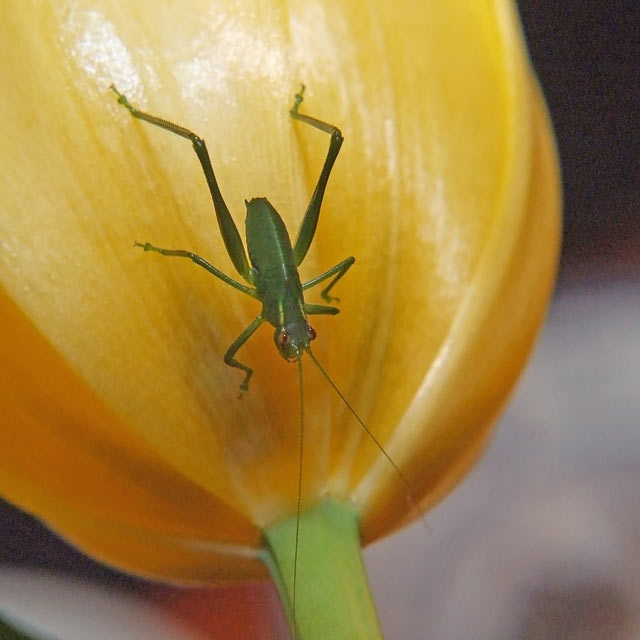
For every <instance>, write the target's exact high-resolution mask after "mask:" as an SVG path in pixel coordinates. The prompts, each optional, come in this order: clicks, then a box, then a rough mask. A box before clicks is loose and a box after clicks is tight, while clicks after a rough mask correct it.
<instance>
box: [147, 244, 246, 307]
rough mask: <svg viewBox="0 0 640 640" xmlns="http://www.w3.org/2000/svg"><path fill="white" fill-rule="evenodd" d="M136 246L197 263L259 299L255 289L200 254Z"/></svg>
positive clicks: (181, 250)
mask: <svg viewBox="0 0 640 640" xmlns="http://www.w3.org/2000/svg"><path fill="white" fill-rule="evenodd" d="M134 246H136V247H142V249H143V250H144V251H155V252H156V253H161V254H162V255H163V256H177V257H178V258H188V259H189V260H192V261H193V262H195V263H196V264H197V265H198V266H200V267H202V268H203V269H206V270H207V271H208V272H209V273H211V274H213V275H214V276H215V277H216V278H220V280H222V281H223V282H226V283H227V284H228V285H230V286H232V287H234V288H235V289H238V290H239V291H242V292H243V293H246V294H247V295H250V296H251V297H252V298H257V297H258V295H257V293H256V290H255V289H254V288H253V287H247V286H246V285H244V284H241V283H240V282H238V281H236V280H234V279H233V278H230V277H229V276H228V275H227V274H226V273H223V272H222V271H220V269H217V268H216V267H214V266H213V265H212V264H210V263H209V262H207V261H206V260H205V259H204V258H201V257H200V256H199V255H198V254H196V253H192V252H191V251H185V250H184V249H163V248H162V247H156V246H154V245H152V244H150V243H148V242H145V243H144V244H143V243H141V242H135V243H134Z"/></svg>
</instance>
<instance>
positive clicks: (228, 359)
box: [224, 314, 264, 395]
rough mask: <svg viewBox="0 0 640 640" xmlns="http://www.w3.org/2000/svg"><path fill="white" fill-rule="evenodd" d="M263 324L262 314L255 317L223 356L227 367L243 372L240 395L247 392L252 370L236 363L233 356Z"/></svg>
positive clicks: (240, 363)
mask: <svg viewBox="0 0 640 640" xmlns="http://www.w3.org/2000/svg"><path fill="white" fill-rule="evenodd" d="M263 322H264V318H263V317H262V314H260V315H259V316H257V317H256V318H255V320H254V321H253V322H252V323H251V324H250V325H249V326H248V327H247V328H246V329H245V330H244V331H243V332H242V333H241V334H240V335H239V336H238V337H237V338H236V339H235V340H234V341H233V342H232V344H231V346H230V347H229V348H228V349H227V352H226V353H225V354H224V363H225V364H227V365H229V366H230V367H235V368H236V369H242V370H243V371H244V372H245V374H246V375H245V378H244V380H243V381H242V384H241V385H240V389H241V390H242V391H241V392H240V395H242V393H243V392H244V391H248V390H249V379H250V378H251V376H252V374H253V369H251V368H250V367H247V365H246V364H242V362H238V361H237V360H236V359H235V358H234V356H235V355H236V353H237V352H238V349H240V347H242V345H243V344H244V343H245V342H246V341H247V340H248V339H249V338H250V337H251V336H252V335H253V334H254V333H255V330H256V329H257V328H258V327H259V326H260V325H261V324H262V323H263Z"/></svg>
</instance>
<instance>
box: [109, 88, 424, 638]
mask: <svg viewBox="0 0 640 640" xmlns="http://www.w3.org/2000/svg"><path fill="white" fill-rule="evenodd" d="M110 88H111V89H112V90H113V92H114V93H115V94H116V95H117V96H118V102H119V103H120V104H122V105H123V106H124V107H126V108H127V109H128V110H129V112H130V113H131V115H132V116H133V117H134V118H138V119H140V120H144V121H145V122H148V123H150V124H152V125H155V126H157V127H160V128H162V129H166V130H167V131H169V132H171V133H174V134H176V135H178V136H181V137H183V138H186V139H188V140H190V141H191V144H192V145H193V149H194V151H195V153H196V155H197V156H198V160H199V161H200V165H201V167H202V170H203V172H204V175H205V178H206V180H207V185H208V187H209V192H210V194H211V198H212V200H213V206H214V210H215V214H216V218H217V221H218V226H219V227H220V233H221V234H222V239H223V241H224V244H225V247H226V250H227V253H228V254H229V258H230V259H231V262H232V263H233V266H234V267H235V269H236V271H237V272H238V273H239V274H240V276H241V277H242V278H243V279H244V280H245V282H246V283H247V284H243V283H241V282H238V281H237V280H234V279H233V278H231V277H229V276H228V275H226V274H225V273H223V272H222V271H220V270H219V269H218V268H217V267H215V266H213V265H212V264H210V263H209V262H207V261H206V260H205V259H204V258H202V257H200V256H199V255H197V254H195V253H193V252H191V251H185V250H183V249H163V248H161V247H157V246H155V245H152V244H150V243H148V242H145V243H140V242H136V243H135V246H137V247H141V248H142V249H143V250H144V251H155V252H157V253H160V254H162V255H165V256H177V257H180V258H188V259H189V260H192V261H193V262H195V263H196V264H197V265H199V266H201V267H203V268H204V269H206V270H207V271H208V272H209V273H211V274H213V275H214V276H216V278H219V279H220V280H222V281H223V282H225V283H226V284H228V285H230V286H232V287H234V288H235V289H238V290H239V291H242V292H243V293H245V294H247V295H249V296H251V297H252V298H256V299H257V300H258V301H260V302H261V303H262V310H261V312H260V313H259V314H258V315H257V316H256V317H255V318H254V320H253V321H252V322H251V323H250V324H249V325H248V326H247V328H246V329H245V330H244V331H243V332H242V333H241V334H240V335H239V336H238V337H237V338H236V339H235V340H234V341H233V342H232V343H231V346H230V347H229V348H228V349H227V351H226V353H225V354H224V362H225V363H226V364H227V365H229V366H230V367H235V368H236V369H241V370H242V371H243V372H244V379H243V380H242V383H241V384H240V390H241V392H240V396H242V393H243V392H245V391H248V389H249V381H250V379H251V376H252V374H253V370H252V369H251V368H250V367H249V366H247V365H246V364H244V363H242V362H240V361H239V360H237V359H236V357H235V356H236V353H237V352H238V350H239V349H240V348H241V347H242V346H243V345H244V344H245V343H246V342H247V340H249V338H250V337H251V336H252V335H253V334H254V333H255V331H256V330H257V329H258V327H260V325H262V324H263V323H264V322H268V323H270V324H271V325H273V327H275V333H274V341H275V344H276V348H277V349H278V352H279V353H280V355H281V356H282V357H283V358H284V359H285V360H288V361H290V362H297V365H298V378H299V384H300V454H299V456H300V457H299V467H298V495H297V519H298V526H299V519H300V507H301V496H302V461H303V450H304V447H303V442H304V426H303V425H304V411H303V384H302V356H303V354H304V353H307V354H308V355H309V356H310V358H311V359H312V360H313V361H314V363H315V364H316V366H317V367H318V369H319V370H320V372H321V373H322V375H323V376H324V377H325V379H326V380H327V381H328V382H329V384H330V385H331V387H332V388H333V389H334V391H335V392H336V393H337V394H338V396H339V397H340V398H341V400H342V401H343V402H344V403H345V405H346V407H347V408H348V409H349V411H350V412H351V414H352V415H353V416H354V417H355V419H356V420H357V421H358V422H359V423H360V425H361V426H362V428H363V429H364V430H365V431H366V433H367V434H368V435H369V437H370V438H371V439H372V440H373V442H374V443H375V444H376V446H377V447H378V449H379V450H380V451H381V453H382V454H383V455H384V456H385V457H386V458H387V460H388V461H389V462H390V464H391V465H392V466H393V468H394V469H395V471H396V472H397V474H398V476H399V477H400V479H401V480H402V482H403V483H404V485H405V487H406V489H407V499H408V501H409V502H410V503H411V505H412V507H413V508H414V509H415V510H416V512H417V513H418V514H419V515H420V517H421V518H422V516H421V512H420V509H419V507H418V504H417V501H416V500H415V499H414V498H413V495H412V491H411V487H410V485H409V482H408V480H407V478H406V477H405V475H404V474H403V473H402V471H401V470H400V468H399V467H398V466H397V465H396V463H395V462H394V461H393V460H392V459H391V457H390V456H389V454H388V453H387V452H386V450H385V449H384V447H383V446H382V444H381V443H380V442H379V441H378V440H377V438H376V437H375V436H374V435H373V433H372V432H371V430H370V429H369V428H368V427H367V425H366V424H365V423H364V422H363V420H362V419H361V418H360V416H359V415H358V414H357V413H356V411H355V410H354V409H353V407H352V406H351V404H350V403H349V402H348V401H347V399H346V398H345V396H344V395H343V394H342V392H341V391H340V390H339V389H338V387H337V386H336V384H335V383H334V382H333V380H332V379H331V378H330V377H329V375H328V373H327V372H326V371H325V369H324V368H323V367H322V366H321V365H320V363H319V362H318V360H317V359H316V357H315V356H314V354H313V353H312V351H311V341H312V340H314V339H315V337H316V332H315V330H314V329H313V327H312V326H311V324H310V323H309V321H308V319H307V316H310V315H335V314H337V313H339V309H338V308H337V307H334V306H330V305H328V304H327V305H324V304H312V303H308V302H306V301H305V299H304V291H306V290H307V289H311V288H312V287H315V286H317V285H319V284H321V283H323V282H326V281H327V280H328V281H329V283H328V284H327V285H326V286H325V287H324V289H323V290H322V291H321V294H320V295H321V296H322V298H323V300H324V301H325V302H327V303H331V302H333V301H338V299H337V298H335V297H332V296H330V295H329V292H330V291H331V289H332V288H333V287H334V286H335V284H336V283H337V282H338V281H339V280H340V278H342V277H343V276H344V275H345V273H346V272H347V271H348V270H349V268H350V267H351V266H352V265H353V263H354V262H355V258H354V257H348V258H345V259H344V260H342V261H341V262H339V263H338V264H336V265H334V266H333V267H331V268H330V269H327V270H326V271H325V272H324V273H321V274H320V275H318V276H316V277H315V278H312V279H311V280H309V281H308V282H305V283H302V282H301V281H300V275H299V273H298V267H299V266H300V265H301V264H302V262H303V260H304V258H305V256H306V255H307V252H308V251H309V247H310V246H311V243H312V241H313V237H314V235H315V232H316V227H317V225H318V219H319V216H320V207H321V205H322V199H323V197H324V192H325V189H326V186H327V182H328V180H329V175H330V173H331V169H332V168H333V165H334V162H335V160H336V158H337V156H338V153H339V151H340V147H341V146H342V141H343V136H342V132H341V131H340V129H339V128H338V127H335V126H333V125H331V124H328V123H326V122H323V121H321V120H318V119H316V118H313V117H311V116H308V115H305V114H302V113H299V111H298V108H299V106H300V104H301V103H302V99H303V94H304V89H305V87H304V85H302V87H301V89H300V91H299V93H297V94H296V95H295V99H294V103H293V106H292V107H291V109H290V111H289V113H290V115H291V117H292V118H294V119H296V120H300V121H301V122H305V123H306V124H309V125H311V126H312V127H315V128H316V129H320V130H321V131H324V132H325V133H328V134H329V136H330V140H329V150H328V152H327V156H326V158H325V161H324V165H323V167H322V171H321V172H320V177H319V179H318V182H317V184H316V187H315V190H314V192H313V194H312V196H311V199H310V201H309V204H308V206H307V209H306V212H305V214H304V217H303V219H302V223H301V225H300V229H299V231H298V235H297V236H296V239H295V242H294V243H293V244H292V243H291V240H290V238H289V234H288V232H287V229H286V227H285V225H284V222H283V220H282V218H281V217H280V215H279V214H278V212H277V211H276V210H275V208H274V207H273V206H272V205H271V203H270V202H269V201H268V200H267V199H266V198H253V199H252V200H249V201H247V200H245V204H246V207H247V215H246V243H247V252H248V259H247V252H245V248H244V245H243V243H242V239H241V237H240V233H239V232H238V228H237V227H236V224H235V222H234V221H233V219H232V217H231V214H230V213H229V209H228V208H227V205H226V204H225V201H224V199H223V198H222V194H221V193H220V189H219V187H218V182H217V180H216V177H215V174H214V171H213V166H212V164H211V160H210V158H209V153H208V151H207V147H206V145H205V142H204V140H203V139H202V138H200V137H199V136H198V135H196V134H195V133H193V132H192V131H190V130H189V129H186V128H185V127H182V126H180V125H177V124H174V123H173V122H170V121H168V120H164V119H162V118H159V117H157V116H153V115H150V114H148V113H145V112H142V111H140V110H138V109H136V108H135V107H134V106H133V105H132V104H131V103H130V102H129V101H128V99H127V98H126V96H125V95H124V94H122V93H120V92H119V91H118V89H117V88H116V87H115V86H114V85H111V87H110ZM423 522H424V521H423ZM298 533H299V531H298V528H296V536H295V550H294V562H293V565H294V569H293V597H292V600H293V601H292V616H293V621H294V629H295V604H296V603H295V600H296V597H295V594H296V574H297V557H298Z"/></svg>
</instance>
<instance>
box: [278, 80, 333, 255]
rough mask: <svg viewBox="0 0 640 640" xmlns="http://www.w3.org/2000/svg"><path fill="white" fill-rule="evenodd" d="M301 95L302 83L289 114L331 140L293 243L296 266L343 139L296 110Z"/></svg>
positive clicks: (328, 126) (314, 224) (306, 245)
mask: <svg viewBox="0 0 640 640" xmlns="http://www.w3.org/2000/svg"><path fill="white" fill-rule="evenodd" d="M303 95H304V85H302V87H301V89H300V92H299V93H296V97H295V100H294V103H293V107H291V109H290V111H289V114H290V115H291V117H292V118H295V119H296V120H300V121H302V122H305V123H306V124H308V125H311V126H312V127H315V128H316V129H320V131H324V132H325V133H328V134H329V135H330V136H331V140H330V141H329V150H328V151H327V157H326V158H325V161H324V165H323V167H322V171H321V172H320V177H319V178H318V183H317V184H316V188H315V190H314V192H313V195H312V196H311V200H309V204H308V205H307V210H306V211H305V214H304V218H303V219H302V224H301V225H300V229H299V231H298V235H297V237H296V241H295V243H294V245H293V257H294V260H295V264H296V266H300V264H301V263H302V261H303V260H304V257H305V256H306V255H307V251H309V247H310V246H311V242H312V241H313V236H314V235H315V233H316V227H317V226H318V218H319V217H320V206H321V205H322V199H323V197H324V192H325V189H326V187H327V182H328V181H329V175H330V174H331V169H332V168H333V164H334V162H335V161H336V158H337V157H338V153H339V152H340V147H341V146H342V141H343V136H342V132H341V131H340V129H338V127H336V126H334V125H332V124H329V123H328V122H323V121H322V120H318V119H317V118H313V117H311V116H308V115H306V114H304V113H299V112H298V108H299V107H300V104H301V103H302V99H303Z"/></svg>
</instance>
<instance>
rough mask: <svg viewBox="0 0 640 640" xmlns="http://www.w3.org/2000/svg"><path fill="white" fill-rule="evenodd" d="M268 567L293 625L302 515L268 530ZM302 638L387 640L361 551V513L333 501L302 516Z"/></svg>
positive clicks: (299, 626)
mask: <svg viewBox="0 0 640 640" xmlns="http://www.w3.org/2000/svg"><path fill="white" fill-rule="evenodd" d="M264 534H265V538H266V547H267V552H268V553H267V564H268V566H269V569H270V571H271V574H272V576H273V578H274V580H275V582H276V584H277V585H278V588H279V590H280V594H281V598H282V601H283V603H284V605H285V610H286V611H287V612H288V615H289V621H290V624H292V625H293V607H292V605H293V573H294V568H293V559H294V551H295V538H296V516H295V515H293V516H291V517H289V518H287V519H286V520H283V521H281V522H278V523H276V524H274V525H271V526H270V527H267V528H266V529H265V531H264ZM298 539H299V547H298V568H297V580H296V607H295V623H296V627H297V635H294V637H295V638H297V640H318V639H320V638H322V639H323V640H324V639H325V638H327V637H331V638H333V639H335V640H382V633H381V631H380V627H379V623H378V618H377V614H376V610H375V606H374V604H373V600H372V598H371V592H370V590H369V584H368V582H367V577H366V574H365V571H364V565H363V562H362V555H361V552H360V533H359V529H358V517H357V513H356V511H355V509H353V507H352V506H351V505H347V504H344V503H340V502H335V501H333V500H326V501H324V502H321V503H320V504H318V505H316V507H314V508H313V509H312V510H311V511H306V512H304V513H302V514H301V515H300V529H299V537H298Z"/></svg>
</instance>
